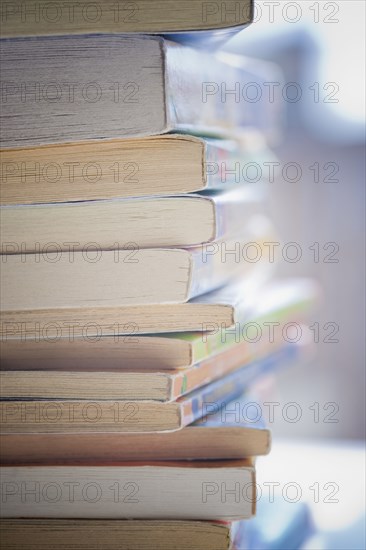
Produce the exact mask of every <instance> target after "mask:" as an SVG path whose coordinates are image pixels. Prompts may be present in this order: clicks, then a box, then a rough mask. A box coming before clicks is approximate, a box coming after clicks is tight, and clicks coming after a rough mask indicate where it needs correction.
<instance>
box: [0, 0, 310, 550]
mask: <svg viewBox="0 0 366 550" xmlns="http://www.w3.org/2000/svg"><path fill="white" fill-rule="evenodd" d="M224 4H225V3H222V6H221V4H220V5H219V3H218V4H216V3H205V2H204V3H202V2H199V1H196V0H190V1H189V2H179V3H178V2H173V1H171V0H163V1H162V0H160V1H155V0H154V1H150V2H142V1H141V2H136V3H128V5H127V4H126V5H124V8H123V10H124V11H123V14H121V13H119V11H118V9H117V8H118V5H117V7H116V6H115V7H114V8H115V9H114V11H111V6H110V5H109V3H107V2H106V1H105V2H104V1H103V2H101V3H99V4H93V5H92V6H91V7H90V6H89V7H90V9H88V10H86V9H85V10H86V11H85V10H82V11H81V12H80V6H79V4H78V5H77V6H76V5H75V4H74V3H72V4H71V3H70V4H69V3H68V2H64V3H63V4H62V6H61V5H58V4H55V5H54V4H52V6H53V8H52V9H53V10H55V9H56V12H57V13H56V12H55V13H54V11H52V13H51V11H50V10H51V7H50V6H51V5H50V4H47V5H44V6H43V8H42V4H40V5H39V6H41V8H42V9H41V8H39V6H38V4H36V5H35V6H34V5H33V4H32V3H31V2H28V1H26V2H23V3H22V4H19V5H17V6H15V5H14V6H11V5H10V4H9V5H8V4H6V7H4V10H6V11H5V12H4V13H5V16H4V17H5V25H4V31H5V32H4V36H5V37H6V39H4V40H2V44H1V49H2V73H3V108H2V115H1V118H2V136H1V147H2V170H1V172H2V181H1V252H2V264H1V270H2V281H1V291H2V301H1V313H2V321H1V335H2V338H1V339H2V341H1V356H2V370H1V373H0V378H1V401H0V409H1V418H2V426H1V452H0V457H1V464H2V468H1V470H2V473H1V475H2V510H1V513H2V517H3V518H4V520H3V524H2V536H3V540H4V544H5V547H6V548H17V549H20V548H29V549H31V548H32V549H33V548H34V549H35V548H37V549H40V548H47V549H50V548H52V549H66V548H75V549H76V548H78V549H88V550H90V549H93V548H95V549H96V548H105V549H111V550H112V549H117V548H119V549H120V548H126V549H127V548H128V549H130V550H133V549H136V550H140V549H143V548H149V549H154V548H156V549H185V550H187V549H190V548H191V549H192V550H193V549H194V550H201V549H202V550H203V549H210V550H212V549H214V550H219V549H221V548H222V549H228V548H234V547H235V544H236V543H235V541H241V540H244V539H243V533H244V538H245V532H246V528H247V524H246V522H245V521H243V520H247V519H249V518H251V517H252V516H253V515H254V513H255V508H256V483H255V457H256V456H259V455H264V454H267V453H268V452H269V449H270V434H269V431H268V430H267V429H265V427H263V426H262V425H261V424H258V422H253V421H250V420H248V418H247V415H246V414H245V411H247V410H248V407H249V406H250V405H251V402H250V399H249V397H248V395H247V391H248V388H249V387H250V386H251V385H252V384H253V383H254V382H255V381H256V380H257V379H259V378H260V377H262V376H263V375H264V374H266V373H267V372H268V371H272V370H273V369H274V368H276V367H280V366H283V365H285V364H287V363H289V362H293V361H296V360H297V359H298V357H299V356H300V355H301V353H302V345H301V342H299V339H298V338H297V339H295V341H290V340H289V338H287V339H285V338H284V337H283V327H284V326H286V325H288V324H289V323H294V322H296V323H298V324H299V326H301V325H300V324H301V323H303V322H304V321H305V319H306V315H307V312H308V310H309V307H310V306H311V305H312V303H313V301H314V298H315V297H316V289H315V287H314V285H313V284H312V283H311V282H309V281H306V280H291V281H277V282H273V281H272V275H273V261H272V257H271V246H270V245H271V243H273V240H274V238H275V234H274V231H273V227H272V223H271V220H270V217H269V216H268V214H267V213H266V204H265V203H266V196H265V195H266V193H265V192H264V188H265V185H263V184H262V183H261V182H259V181H258V182H257V183H256V184H249V183H248V181H245V179H246V178H245V173H246V170H245V169H244V168H245V167H248V165H250V164H251V163H255V162H257V161H258V159H259V158H269V157H268V155H271V153H270V151H269V150H268V148H267V146H266V145H265V143H266V136H268V135H271V133H273V131H275V126H276V124H275V120H276V112H275V111H273V109H272V108H268V110H266V109H259V108H258V105H256V103H255V102H251V103H250V102H249V103H248V102H247V103H246V104H245V106H244V107H245V108H244V107H243V105H242V104H241V103H240V101H238V97H239V98H240V94H241V88H242V87H243V86H247V85H248V83H253V82H256V83H257V85H258V86H260V85H261V84H263V82H264V79H265V78H266V77H267V76H266V75H268V73H266V67H263V66H262V65H261V64H260V63H256V62H254V61H250V60H242V59H238V58H233V57H230V58H227V57H226V56H223V55H221V56H220V55H219V54H215V55H214V54H213V53H209V52H207V51H205V50H204V49H203V47H202V48H201V47H199V44H200V43H201V42H200V40H202V38H207V36H206V31H213V30H217V29H221V31H218V32H217V33H216V34H215V33H212V32H211V34H210V36H211V37H212V38H213V39H214V40H216V39H217V40H222V39H223V37H225V36H226V35H227V34H228V33H229V32H230V31H231V32H232V31H234V30H236V28H237V27H238V28H241V27H242V26H244V25H245V24H247V23H249V22H250V20H251V14H252V6H251V3H250V2H249V1H248V0H246V1H244V2H237V3H236V4H237V7H236V8H235V13H234V14H231V15H229V14H226V15H225V17H224V15H223V14H222V13H220V14H219V13H218V11H217V10H219V11H220V12H221V10H223V9H224V7H223V6H224ZM47 6H48V7H47ZM72 6H73V8H72V11H70V9H71V7H72ZM75 6H76V7H75ZM38 8H39V9H40V11H39V13H38V12H37V13H35V14H34V13H33V11H34V10H36V11H37V10H38ZM119 8H121V6H119ZM216 8H217V9H216ZM66 9H68V12H67V13H68V16H67V14H66V15H65V13H66V12H65V11H64V10H66ZM116 9H117V12H116ZM225 9H226V7H225ZM24 10H25V11H24ZM27 10H28V11H27ZM32 10H33V11H32ZM108 10H109V11H108ZM134 10H135V11H134ZM23 12H24V13H23ZM116 13H117V16H118V17H119V20H118V24H117V23H116V19H115V18H116ZM32 14H33V15H32ZM70 14H72V16H73V19H72V21H71V20H70V16H71V15H70ZM56 16H57V17H56ZM233 16H235V21H233V20H232V19H230V17H231V18H232V17H233ZM67 17H68V18H69V21H68V20H67ZM45 18H48V19H49V20H50V21H49V22H48V24H47V25H46V24H45V23H44V19H45ZM98 18H99V19H98ZM51 19H52V23H51ZM3 20H4V19H3ZM186 31H192V32H186ZM95 33H97V34H95ZM116 33H117V34H116ZM119 33H128V34H119ZM139 33H145V34H139ZM148 34H150V36H148ZM154 34H165V35H170V36H169V38H168V39H167V38H162V37H160V36H154ZM46 35H52V36H46ZM189 40H190V41H191V42H194V43H195V48H192V47H190V46H187V45H182V44H179V42H187V41H189ZM206 45H207V42H206ZM268 70H270V71H271V70H272V68H268ZM269 107H271V106H269ZM239 130H240V132H239ZM271 158H272V157H271ZM265 331H267V332H265ZM237 544H238V542H237ZM237 547H238V548H239V546H237Z"/></svg>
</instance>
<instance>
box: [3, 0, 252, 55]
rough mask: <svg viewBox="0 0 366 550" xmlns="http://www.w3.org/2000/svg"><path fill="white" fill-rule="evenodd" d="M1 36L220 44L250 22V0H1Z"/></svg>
mask: <svg viewBox="0 0 366 550" xmlns="http://www.w3.org/2000/svg"><path fill="white" fill-rule="evenodd" d="M0 6H1V21H2V36H3V37H19V36H43V35H52V36H57V35H66V34H94V33H103V34H110V33H131V34H135V33H142V34H164V35H168V36H169V37H172V38H173V39H174V40H179V41H181V42H191V43H192V42H196V41H199V42H201V43H202V42H207V43H209V44H210V45H212V43H221V42H223V41H224V40H226V39H227V38H229V37H230V36H232V35H233V34H234V33H236V32H238V31H240V30H241V29H243V28H244V27H245V26H246V25H248V24H249V23H251V22H252V19H253V3H252V0H236V1H234V2H221V1H219V2H207V1H205V0H179V1H177V0H135V1H134V2H127V1H126V2H125V1H113V0H99V1H98V2H89V1H83V2H74V1H73V0H62V1H57V2H47V1H45V0H40V1H37V2H34V0H20V1H8V0H1V2H0Z"/></svg>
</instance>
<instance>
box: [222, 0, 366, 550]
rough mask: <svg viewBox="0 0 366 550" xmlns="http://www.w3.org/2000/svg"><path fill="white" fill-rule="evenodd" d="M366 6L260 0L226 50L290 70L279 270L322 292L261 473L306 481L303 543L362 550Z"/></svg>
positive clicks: (281, 144)
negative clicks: (310, 515) (287, 414)
mask: <svg viewBox="0 0 366 550" xmlns="http://www.w3.org/2000/svg"><path fill="white" fill-rule="evenodd" d="M365 6H366V4H365V2H364V1H363V0H341V1H337V2H327V1H318V2H316V1H315V2H313V1H307V0H305V1H304V0H302V1H298V2H287V1H282V0H278V1H276V2H275V1H257V2H256V9H255V24H253V25H252V26H251V27H249V28H248V29H246V30H245V31H244V32H242V33H240V34H239V35H237V36H236V37H234V38H233V39H231V40H230V41H229V42H228V43H227V45H226V47H225V49H226V50H227V51H229V52H233V53H236V54H241V55H248V56H251V57H256V58H259V59H262V60H267V61H271V62H274V63H275V64H277V65H278V66H279V67H280V68H281V70H282V72H283V80H284V82H283V83H281V85H280V86H276V87H275V88H273V90H274V97H275V102H274V105H275V106H276V107H277V108H278V109H280V110H283V113H282V120H283V125H282V130H281V132H280V134H281V135H280V136H278V137H277V138H276V140H275V141H274V142H273V143H272V148H273V149H274V151H275V153H276V155H277V157H278V161H279V162H280V166H279V170H278V172H277V175H276V178H275V180H274V182H273V183H270V184H269V187H270V193H271V199H270V206H271V211H272V215H273V219H274V222H275V224H276V227H277V228H278V232H279V240H280V241H281V243H282V244H283V243H289V242H295V243H297V245H298V247H300V249H301V252H302V256H301V258H300V260H299V261H297V262H293V263H291V262H289V261H280V263H279V272H280V274H281V275H285V276H311V277H313V278H315V279H316V280H318V281H319V283H320V286H321V288H322V292H323V300H322V303H321V304H320V307H319V310H318V311H317V312H315V313H314V315H313V317H312V318H311V319H310V321H311V322H313V323H314V325H313V332H314V337H315V334H316V338H315V339H316V340H318V341H316V342H315V346H314V350H315V356H314V358H313V359H312V360H311V361H310V362H306V364H303V365H302V366H299V367H296V368H294V369H288V370H285V371H284V372H280V373H278V374H276V379H275V386H274V388H272V389H271V393H270V395H271V400H272V401H276V402H278V403H279V404H280V408H279V410H281V408H283V407H284V406H285V405H286V404H287V403H292V402H295V403H296V404H297V405H298V406H300V408H301V412H302V415H301V418H300V420H299V421H297V422H294V423H292V422H289V421H288V420H285V419H284V418H283V415H282V414H277V415H275V417H274V422H273V423H271V425H270V427H271V429H272V431H273V435H274V441H273V443H274V444H273V454H272V455H271V460H268V461H266V460H263V461H261V464H260V468H259V475H260V480H261V481H262V482H264V481H265V480H267V481H268V480H275V481H276V482H279V483H281V484H282V485H279V490H280V489H281V486H283V484H285V483H286V482H289V481H293V480H297V481H299V480H301V481H299V483H300V486H301V487H302V493H303V494H302V500H305V501H306V500H307V501H308V503H309V505H310V506H311V507H312V509H313V511H314V518H315V523H316V526H317V528H318V534H316V535H315V536H314V537H313V539H312V540H311V541H309V542H308V543H307V545H306V546H304V548H306V549H307V550H311V549H313V550H321V549H324V550H335V549H340V550H351V549H352V550H354V549H361V548H365V523H364V521H365V520H364V509H365V489H364V487H365V455H364V442H363V441H364V437H365V417H366V415H365V66H366V63H365V50H366V48H365V15H366V14H365ZM289 83H292V84H291V85H290V86H287V87H286V85H288V84H289ZM284 87H285V88H284ZM283 90H285V92H286V93H285V95H283V94H282V91H283ZM288 163H296V166H297V168H296V167H294V166H292V168H291V166H290V167H289V171H286V170H287V168H286V165H287V164H288ZM298 166H300V167H301V172H300V177H296V171H295V172H294V170H298ZM291 170H292V172H291ZM316 323H317V324H316ZM314 483H318V484H319V487H320V489H321V488H323V489H324V487H326V488H327V489H329V485H326V484H327V483H328V484H329V483H334V484H335V485H334V486H333V488H334V487H336V488H338V490H336V497H335V499H333V500H334V501H333V500H332V499H330V500H329V499H328V498H327V495H326V493H325V492H323V494H320V496H319V499H318V502H316V498H315V496H314V494H313V493H312V490H309V488H310V487H313V485H312V484H314ZM282 500H283V499H282ZM319 533H320V534H319Z"/></svg>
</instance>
